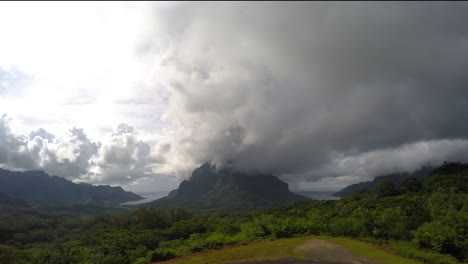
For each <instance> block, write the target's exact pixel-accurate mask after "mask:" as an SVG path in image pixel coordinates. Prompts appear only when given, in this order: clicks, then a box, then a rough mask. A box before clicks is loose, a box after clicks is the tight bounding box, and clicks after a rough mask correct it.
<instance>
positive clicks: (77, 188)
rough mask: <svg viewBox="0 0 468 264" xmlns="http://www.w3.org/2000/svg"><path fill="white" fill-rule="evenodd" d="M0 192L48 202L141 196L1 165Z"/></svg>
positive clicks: (116, 201)
mask: <svg viewBox="0 0 468 264" xmlns="http://www.w3.org/2000/svg"><path fill="white" fill-rule="evenodd" d="M0 193H6V194H8V195H10V196H13V197H19V198H22V199H25V200H28V201H31V202H36V203H42V204H49V205H75V204H82V205H83V204H108V205H111V204H114V205H115V204H120V203H123V202H127V201H136V200H140V199H143V197H141V196H139V195H137V194H134V193H132V192H126V191H124V190H123V189H122V188H121V187H110V186H103V185H99V186H94V185H91V184H85V183H80V184H75V183H73V182H71V181H68V180H66V179H64V178H62V177H57V176H52V177H51V176H49V175H48V174H46V173H45V172H43V171H25V172H14V171H8V170H3V169H0Z"/></svg>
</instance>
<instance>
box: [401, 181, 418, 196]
mask: <svg viewBox="0 0 468 264" xmlns="http://www.w3.org/2000/svg"><path fill="white" fill-rule="evenodd" d="M421 189H422V184H421V183H420V182H419V181H418V180H417V179H415V178H407V179H404V180H402V181H401V182H400V190H401V191H402V192H403V193H416V192H419V191H420V190H421Z"/></svg>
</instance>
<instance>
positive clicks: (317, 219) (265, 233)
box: [0, 163, 468, 264]
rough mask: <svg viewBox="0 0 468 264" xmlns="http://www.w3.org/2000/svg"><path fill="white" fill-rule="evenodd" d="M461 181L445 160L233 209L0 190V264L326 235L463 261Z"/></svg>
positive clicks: (155, 256) (142, 257) (466, 245)
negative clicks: (56, 201)
mask: <svg viewBox="0 0 468 264" xmlns="http://www.w3.org/2000/svg"><path fill="white" fill-rule="evenodd" d="M467 182H468V164H462V163H447V164H444V165H443V166H441V167H439V168H437V169H435V170H433V172H432V173H431V176H429V177H428V178H426V179H424V180H422V181H418V180H416V179H412V178H410V179H405V180H403V181H401V182H400V183H398V184H395V183H393V182H391V181H382V182H381V183H379V184H378V186H377V190H376V192H375V193H371V192H368V191H360V192H357V193H355V194H354V195H351V196H349V197H345V198H342V199H341V200H338V201H306V202H300V203H296V204H293V205H287V206H281V207H274V208H270V209H261V210H254V211H237V212H227V211H224V212H191V211H188V210H186V209H184V208H181V207H178V208H154V207H139V208H136V209H134V210H132V211H129V210H125V209H120V211H114V212H113V213H111V212H109V211H107V212H108V213H103V212H105V211H106V210H110V209H111V208H110V207H108V208H94V209H93V208H89V207H86V206H84V207H82V208H76V207H75V208H68V209H63V208H62V209H61V210H59V208H55V209H51V208H42V207H37V206H34V205H31V204H29V203H27V202H25V201H22V200H18V199H14V198H11V197H9V196H6V195H2V196H1V197H0V202H1V210H0V212H2V214H1V215H0V217H1V221H0V234H1V236H0V243H1V244H2V245H1V247H0V256H1V257H2V260H3V262H2V263H4V264H13V263H15V264H18V263H42V264H59V263H60V264H62V263H67V264H84V263H94V264H137V263H138V264H142V263H149V262H151V261H158V260H165V259H170V258H174V257H177V256H182V255H186V254H190V253H192V252H197V251H202V250H205V249H218V248H221V247H223V246H227V245H234V244H239V243H245V242H250V241H256V240H261V239H270V238H285V237H293V236H306V235H331V236H346V237H352V238H358V239H363V240H366V241H371V242H373V243H385V244H389V245H390V246H391V247H392V248H393V249H394V250H396V251H397V252H399V253H400V254H403V255H406V256H409V257H413V258H417V259H420V260H423V261H425V262H427V263H432V264H442V263H460V262H466V261H467V260H468V241H467V237H468V211H467V210H468V190H467ZM84 208H88V209H87V210H84ZM113 210H116V209H113Z"/></svg>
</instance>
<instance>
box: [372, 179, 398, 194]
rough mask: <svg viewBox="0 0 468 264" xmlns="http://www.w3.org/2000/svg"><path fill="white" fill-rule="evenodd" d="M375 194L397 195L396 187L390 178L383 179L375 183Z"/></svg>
mask: <svg viewBox="0 0 468 264" xmlns="http://www.w3.org/2000/svg"><path fill="white" fill-rule="evenodd" d="M376 189H377V196H378V197H388V196H395V195H398V189H397V187H396V185H395V184H394V183H393V182H392V181H391V180H390V179H385V180H382V181H380V182H379V183H378V184H377V188H376Z"/></svg>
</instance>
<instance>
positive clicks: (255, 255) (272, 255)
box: [162, 237, 307, 264]
mask: <svg viewBox="0 0 468 264" xmlns="http://www.w3.org/2000/svg"><path fill="white" fill-rule="evenodd" d="M304 240H305V238H303V237H302V238H287V239H277V240H266V241H261V242H256V243H252V244H249V245H244V246H235V247H228V248H224V249H221V250H208V251H203V252H200V253H195V254H191V255H189V256H186V257H182V258H177V259H173V260H169V261H165V262H162V263H177V264H211V263H213V264H214V263H229V262H230V263H232V262H243V261H257V260H272V259H279V258H284V257H293V258H298V259H306V258H307V256H306V254H305V252H300V251H299V252H297V251H296V252H295V251H294V249H295V248H296V247H297V246H299V245H301V244H302V243H303V242H304Z"/></svg>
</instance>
